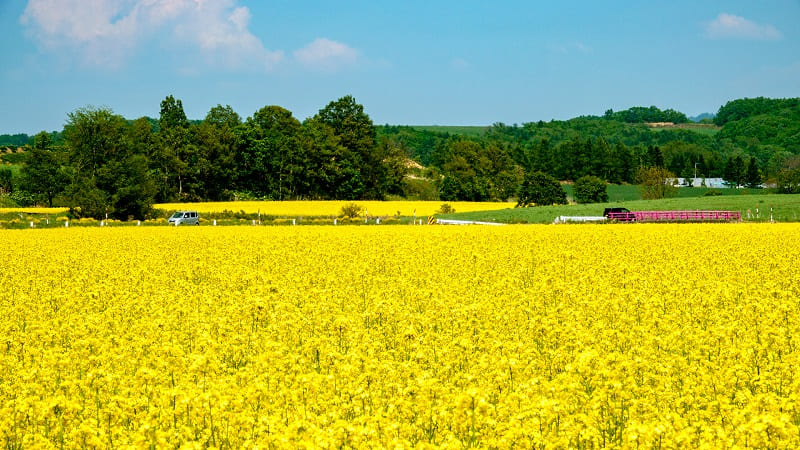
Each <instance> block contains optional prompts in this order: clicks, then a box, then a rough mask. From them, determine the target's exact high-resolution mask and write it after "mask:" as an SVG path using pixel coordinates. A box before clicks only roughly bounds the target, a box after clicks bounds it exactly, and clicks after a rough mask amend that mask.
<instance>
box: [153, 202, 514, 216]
mask: <svg viewBox="0 0 800 450" xmlns="http://www.w3.org/2000/svg"><path fill="white" fill-rule="evenodd" d="M348 203H355V204H357V205H360V206H363V207H364V208H366V212H367V213H369V215H371V216H394V215H398V213H399V215H401V216H407V217H410V216H413V215H414V214H416V215H417V217H425V216H431V215H433V214H434V213H436V211H437V210H439V208H440V207H441V206H442V204H443V203H448V204H449V205H450V206H452V207H453V209H455V212H472V211H491V210H496V209H506V208H513V207H514V204H513V203H503V202H442V201H436V202H430V201H385V202H384V201H377V200H330V201H284V202H268V201H264V202H262V201H242V202H203V203H159V204H156V205H153V207H154V208H158V209H162V210H165V211H176V210H193V211H198V212H199V213H201V214H202V213H214V212H223V211H226V210H227V211H234V212H239V211H244V212H246V213H250V214H254V213H258V212H261V214H264V215H272V216H338V215H339V214H340V212H341V210H342V206H344V205H346V204H348Z"/></svg>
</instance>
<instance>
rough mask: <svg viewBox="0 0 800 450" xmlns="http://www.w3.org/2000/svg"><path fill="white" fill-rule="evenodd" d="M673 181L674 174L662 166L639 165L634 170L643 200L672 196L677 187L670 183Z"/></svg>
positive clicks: (675, 192) (676, 191) (675, 193)
mask: <svg viewBox="0 0 800 450" xmlns="http://www.w3.org/2000/svg"><path fill="white" fill-rule="evenodd" d="M674 181H675V174H673V173H672V172H670V171H669V170H667V169H665V168H663V167H657V166H654V167H640V168H639V170H638V171H636V182H637V183H638V184H639V186H640V187H641V189H642V198H644V199H645V200H653V199H658V198H666V197H674V196H675V195H677V193H678V188H676V187H675V186H674V185H673V184H672V183H674Z"/></svg>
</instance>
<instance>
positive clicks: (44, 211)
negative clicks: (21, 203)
mask: <svg viewBox="0 0 800 450" xmlns="http://www.w3.org/2000/svg"><path fill="white" fill-rule="evenodd" d="M68 210H69V208H63V207H59V208H45V207H38V206H31V207H27V208H0V213H31V214H62V213H66V212H67V211H68Z"/></svg>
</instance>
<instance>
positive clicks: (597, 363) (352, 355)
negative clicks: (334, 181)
mask: <svg viewBox="0 0 800 450" xmlns="http://www.w3.org/2000/svg"><path fill="white" fill-rule="evenodd" d="M798 238H800V226H798V225H797V224H776V225H769V224H713V225H709V224H647V225H602V226H563V227H558V226H547V225H534V226H506V227H444V226H417V227H413V226H385V227H316V226H308V227H270V228H250V227H186V228H180V227H179V228H173V227H163V228H104V229H101V228H92V229H87V228H75V229H47V230H44V229H43V230H6V231H2V232H0V261H1V262H0V285H1V286H2V289H0V442H2V444H3V445H4V446H5V447H7V448H18V447H22V448H37V447H66V448H77V447H86V446H89V447H129V448H130V447H133V448H141V447H147V446H153V447H158V448H161V447H182V446H184V447H193V446H211V447H219V448H242V447H244V448H250V447H277V448H298V447H300V448H304V447H305V448H320V447H321V448H332V447H352V448H364V447H367V448H385V447H422V448H425V447H433V446H441V447H446V448H453V447H457V448H463V447H469V446H474V447H489V448H495V447H498V448H512V447H521V448H531V447H545V448H565V447H613V448H638V447H644V448H653V447H655V448H686V447H692V448H694V447H707V448H735V447H756V448H764V447H771V448H796V447H798V446H799V445H800V375H798V374H797V373H796V372H797V371H796V368H797V367H799V366H800V351H799V350H798V345H799V344H800V318H798V317H800V315H798V312H800V311H798V310H799V309H800V302H798V298H800V283H799V282H798V280H800V267H798V264H797V261H798V260H800V246H796V245H788V244H789V243H793V242H797V240H798Z"/></svg>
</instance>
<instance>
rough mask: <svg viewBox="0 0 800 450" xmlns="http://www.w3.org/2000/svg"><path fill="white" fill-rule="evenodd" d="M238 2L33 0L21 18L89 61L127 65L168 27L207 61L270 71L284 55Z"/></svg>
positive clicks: (54, 45)
mask: <svg viewBox="0 0 800 450" xmlns="http://www.w3.org/2000/svg"><path fill="white" fill-rule="evenodd" d="M236 3H237V0H216V1H207V0H29V2H28V5H27V7H26V8H25V12H24V13H23V15H22V17H21V18H20V22H21V23H22V24H23V25H26V26H27V27H28V31H29V33H30V34H31V35H32V36H33V37H34V38H35V39H36V40H37V41H39V43H40V44H41V45H42V46H43V47H44V48H46V49H48V50H52V51H61V50H72V51H74V52H76V53H77V54H78V55H79V57H81V58H82V59H83V60H84V62H86V63H89V64H92V65H97V66H102V67H110V68H118V67H121V66H123V65H124V63H125V60H126V59H127V57H128V56H129V55H130V53H131V52H132V51H133V50H134V49H135V48H137V46H138V45H140V44H141V43H142V41H144V40H147V39H153V38H155V37H157V36H158V35H160V34H162V33H163V32H164V31H166V32H167V34H168V35H170V36H171V38H173V39H175V40H176V42H177V44H178V45H179V46H188V47H189V48H190V49H192V48H194V49H197V50H199V51H200V52H201V54H202V55H203V56H204V58H205V59H206V60H207V62H209V63H211V64H224V65H225V66H226V67H234V68H237V67H255V68H258V69H264V70H269V69H270V68H272V67H273V66H274V65H275V64H276V63H278V62H279V61H280V60H281V59H282V58H283V53H282V52H280V51H271V50H268V49H266V48H265V47H264V45H263V43H262V42H261V40H260V39H258V38H257V37H256V36H255V35H253V34H252V33H251V32H250V31H249V29H248V26H249V22H250V11H249V9H248V8H246V7H242V6H237V5H236Z"/></svg>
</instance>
